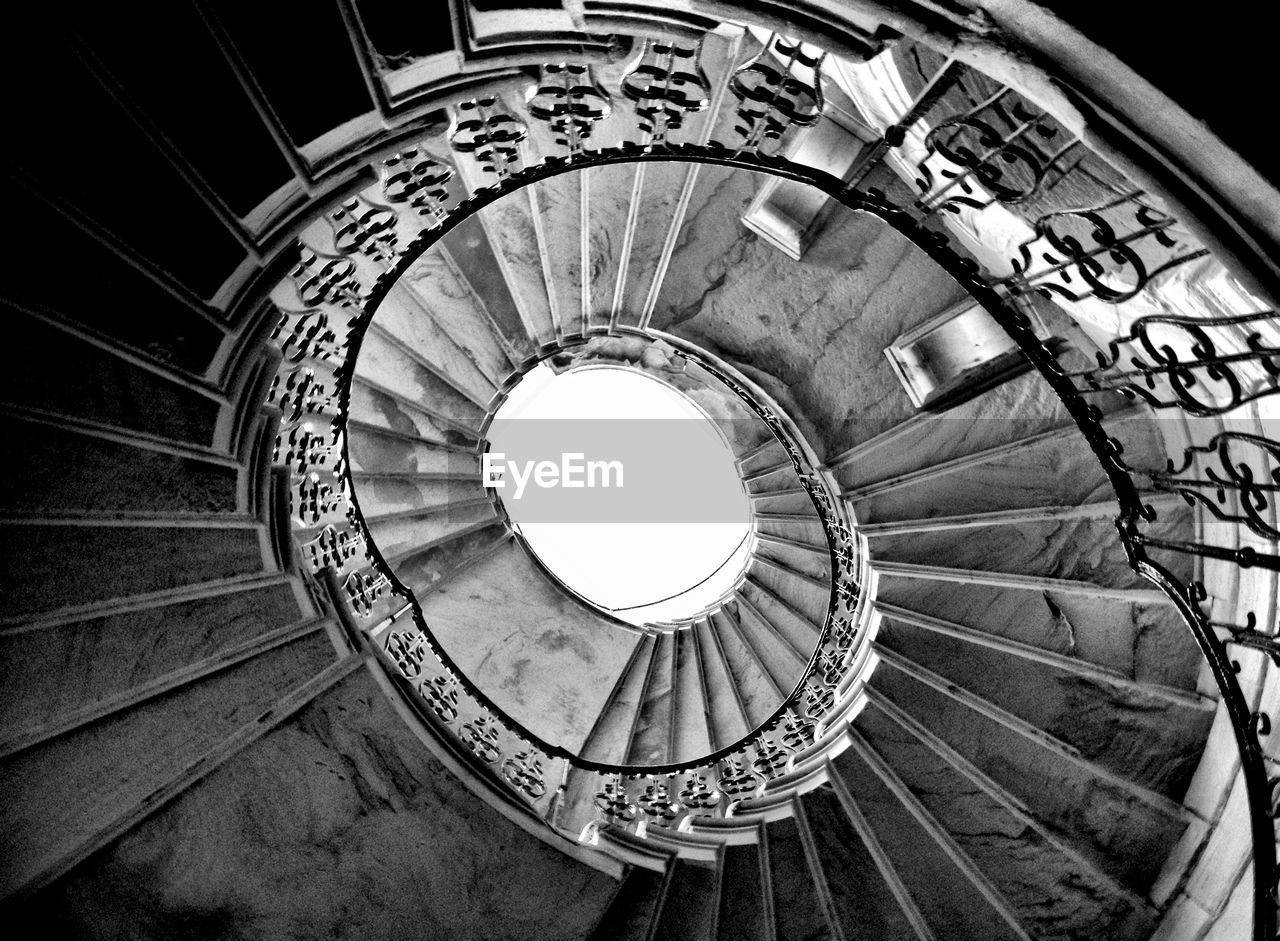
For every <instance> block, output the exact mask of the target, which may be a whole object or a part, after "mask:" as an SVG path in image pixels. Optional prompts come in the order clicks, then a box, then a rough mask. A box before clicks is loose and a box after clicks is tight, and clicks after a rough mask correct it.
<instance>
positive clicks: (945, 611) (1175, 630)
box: [877, 572, 1202, 690]
mask: <svg viewBox="0 0 1280 941" xmlns="http://www.w3.org/2000/svg"><path fill="white" fill-rule="evenodd" d="M913 576H914V573H912V572H902V573H900V574H892V575H890V574H888V573H884V572H882V573H881V577H880V579H879V585H878V588H877V599H878V601H880V602H882V603H886V604H891V605H893V606H895V607H897V608H900V609H906V610H910V611H912V612H914V613H916V614H919V615H923V616H927V617H928V616H932V617H936V618H941V619H943V620H945V621H950V622H952V623H957V624H963V625H965V626H966V627H969V628H971V629H974V630H980V631H982V632H984V633H986V634H989V635H992V636H996V637H1007V638H1008V639H1010V640H1013V641H1017V642H1020V643H1023V644H1027V645H1030V646H1032V647H1036V648H1039V649H1043V650H1047V651H1052V652H1055V653H1058V654H1061V655H1063V656H1068V657H1071V658H1073V659H1078V660H1080V661H1082V662H1085V663H1092V664H1096V665H1098V666H1099V667H1102V668H1105V669H1109V670H1112V671H1114V672H1116V673H1118V674H1120V675H1122V676H1128V677H1130V678H1132V679H1137V680H1140V681H1142V682H1146V683H1152V684H1156V685H1162V686H1168V687H1173V688H1177V689H1182V690H1194V689H1195V688H1196V677H1197V675H1198V673H1199V669H1200V664H1201V662H1202V660H1201V657H1200V652H1199V648H1198V647H1197V646H1196V643H1195V639H1194V638H1193V637H1191V635H1190V632H1188V631H1187V629H1186V625H1184V624H1183V622H1182V619H1181V618H1180V617H1179V615H1178V612H1177V609H1175V608H1174V607H1173V606H1172V605H1170V604H1168V603H1167V600H1166V599H1165V598H1164V597H1163V595H1158V596H1155V597H1151V598H1146V597H1144V596H1138V597H1133V598H1126V597H1123V596H1122V597H1116V598H1103V597H1090V596H1087V595H1082V594H1080V593H1078V592H1074V591H1060V590H1055V587H1054V586H1053V584H1051V583H1050V584H1046V585H1039V584H1037V585H1026V586H1020V585H1006V586H1000V585H994V584H989V583H974V582H972V581H964V580H958V581H954V582H950V583H948V584H947V585H946V586H945V590H939V589H940V587H941V586H939V585H938V584H937V582H936V581H933V580H927V579H918V578H915V577H913Z"/></svg>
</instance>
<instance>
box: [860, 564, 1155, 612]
mask: <svg viewBox="0 0 1280 941" xmlns="http://www.w3.org/2000/svg"><path fill="white" fill-rule="evenodd" d="M870 564H871V569H872V571H873V572H875V573H876V574H878V575H888V576H891V577H892V576H896V577H900V578H919V579H922V580H925V581H939V582H961V583H964V584H968V585H989V586H991V587H994V588H1011V589H1019V590H1025V589H1030V590H1033V591H1058V592H1062V593H1063V594H1073V595H1084V596H1086V597H1089V598H1104V599H1107V600H1111V601H1121V602H1125V603H1128V604H1150V605H1169V606H1171V605H1172V604H1173V601H1172V600H1171V599H1170V598H1169V596H1168V595H1166V594H1165V593H1164V592H1162V591H1160V590H1159V589H1156V588H1152V589H1144V588H1112V587H1108V586H1105V585H1099V584H1096V583H1095V582H1086V581H1079V580H1076V579H1067V578H1055V577H1053V576H1049V575H1022V574H1019V573H1017V572H986V571H982V570H981V569H957V568H950V567H948V566H944V565H922V564H920V563H916V562H879V561H876V560H875V559H872V560H870Z"/></svg>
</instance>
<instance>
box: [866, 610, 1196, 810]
mask: <svg viewBox="0 0 1280 941" xmlns="http://www.w3.org/2000/svg"><path fill="white" fill-rule="evenodd" d="M876 643H877V645H879V646H880V647H884V648H887V649H890V650H893V651H894V652H895V653H898V654H900V655H901V656H903V657H905V658H906V659H908V660H910V661H912V662H913V663H916V664H919V665H920V666H922V667H924V668H926V669H928V670H930V671H932V672H934V673H936V674H938V675H939V676H942V677H944V678H945V679H947V680H948V681H950V682H953V683H955V684H956V685H958V686H960V687H962V688H963V689H965V690H968V691H969V692H971V693H973V694H975V695H977V696H980V697H982V698H984V699H986V700H987V701H988V702H991V703H993V704H994V705H996V706H999V707H1000V708H1002V709H1005V710H1007V711H1009V712H1011V713H1012V714H1014V715H1016V716H1018V717H1019V718H1020V719H1023V720H1024V721H1026V722H1028V723H1030V724H1031V725H1034V726H1035V727H1036V728H1038V729H1042V730H1043V731H1045V732H1047V733H1048V734H1050V735H1052V736H1053V737H1054V738H1056V739H1058V740H1059V741H1061V742H1063V743H1064V744H1066V745H1068V746H1070V747H1072V748H1074V749H1076V751H1077V752H1078V753H1079V754H1080V755H1081V756H1082V757H1084V758H1087V759H1088V760H1090V761H1095V762H1097V763H1098V764H1100V765H1102V766H1103V767H1106V768H1110V769H1112V770H1114V771H1115V772H1116V773H1118V774H1123V775H1124V776H1125V777H1127V778H1130V779H1132V780H1135V781H1142V782H1144V783H1146V784H1148V785H1154V786H1155V789H1156V790H1160V791H1162V792H1165V793H1175V794H1176V793H1177V792H1178V791H1179V789H1180V788H1182V787H1184V786H1185V782H1186V781H1187V780H1188V778H1189V775H1190V773H1191V769H1192V768H1194V766H1195V764H1196V763H1197V761H1198V760H1199V756H1200V752H1201V750H1202V749H1203V747H1204V741H1205V739H1206V738H1207V736H1208V734H1209V727H1210V725H1211V724H1212V722H1213V716H1214V713H1215V704H1214V702H1213V701H1212V700H1209V699H1205V698H1201V697H1197V696H1195V695H1192V694H1188V693H1184V692H1181V691H1178V690H1170V689H1168V688H1165V687H1155V686H1148V685H1144V684H1140V683H1135V682H1133V681H1129V680H1125V679H1123V678H1118V677H1117V678H1115V679H1112V678H1110V677H1108V676H1106V675H1105V674H1102V673H1101V672H1099V671H1089V672H1086V671H1082V670H1077V669H1072V668H1071V661H1069V660H1066V659H1065V658H1064V660H1063V662H1060V663H1053V662H1046V661H1045V660H1037V659H1032V658H1030V657H1027V656H1019V655H1018V653H1016V652H1013V651H1009V650H1001V649H997V648H995V647H993V646H990V645H983V644H978V643H974V642H972V641H971V640H969V639H968V638H964V637H963V636H960V637H957V636H948V635H947V634H943V633H940V632H939V631H938V630H929V629H927V628H926V627H924V626H922V625H921V624H919V623H913V622H911V621H909V620H906V619H904V618H900V617H895V616H893V615H892V614H888V613H886V614H885V616H884V619H883V621H882V623H881V627H880V631H879V633H878V634H877V637H876ZM1169 778H1172V782H1171V783H1169V784H1165V783H1164V782H1165V781H1166V780H1167V779H1169Z"/></svg>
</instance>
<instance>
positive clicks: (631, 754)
mask: <svg viewBox="0 0 1280 941" xmlns="http://www.w3.org/2000/svg"><path fill="white" fill-rule="evenodd" d="M675 668H676V638H675V634H669V633H668V634H659V635H658V637H657V641H656V643H655V644H654V650H653V656H652V657H651V658H650V661H649V670H648V676H647V677H646V678H645V686H644V698H643V699H642V700H641V703H640V711H639V712H638V713H637V715H636V721H635V725H634V726H633V727H632V730H631V735H630V739H629V744H628V746H627V759H626V764H629V765H657V764H667V763H669V762H670V761H671V760H672V757H671V741H672V738H673V736H674V731H675V730H674V721H675Z"/></svg>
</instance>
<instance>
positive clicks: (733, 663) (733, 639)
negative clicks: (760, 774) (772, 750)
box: [711, 611, 785, 728]
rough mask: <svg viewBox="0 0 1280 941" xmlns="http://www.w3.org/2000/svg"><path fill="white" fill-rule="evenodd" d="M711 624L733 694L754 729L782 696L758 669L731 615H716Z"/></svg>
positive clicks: (758, 665) (763, 672) (761, 669)
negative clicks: (729, 678)
mask: <svg viewBox="0 0 1280 941" xmlns="http://www.w3.org/2000/svg"><path fill="white" fill-rule="evenodd" d="M711 624H712V627H713V628H714V632H715V638H716V640H717V641H718V642H719V645H720V650H721V651H722V652H723V657H724V662H725V664H726V665H727V666H728V668H729V673H730V675H731V676H732V680H733V687H734V691H735V692H736V694H737V696H738V698H739V699H740V701H741V702H742V708H743V710H744V712H745V715H746V718H747V721H748V723H749V728H755V727H756V726H758V725H759V724H760V723H761V722H763V721H765V720H766V719H767V718H769V716H771V715H772V714H773V713H774V711H775V710H776V709H777V708H778V706H780V705H781V704H782V699H783V696H784V695H785V694H784V693H782V691H781V690H779V689H778V687H777V685H776V684H775V683H774V682H773V679H772V677H770V676H769V674H768V673H766V672H765V670H764V668H763V667H762V666H761V664H760V661H759V658H758V657H757V655H756V654H755V652H754V651H752V649H751V648H750V646H748V644H747V642H746V640H745V639H744V638H743V636H742V632H741V629H740V628H739V627H738V624H737V619H736V618H735V617H734V616H733V615H732V614H730V613H729V612H727V611H718V612H716V613H715V614H713V615H712V616H711Z"/></svg>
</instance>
